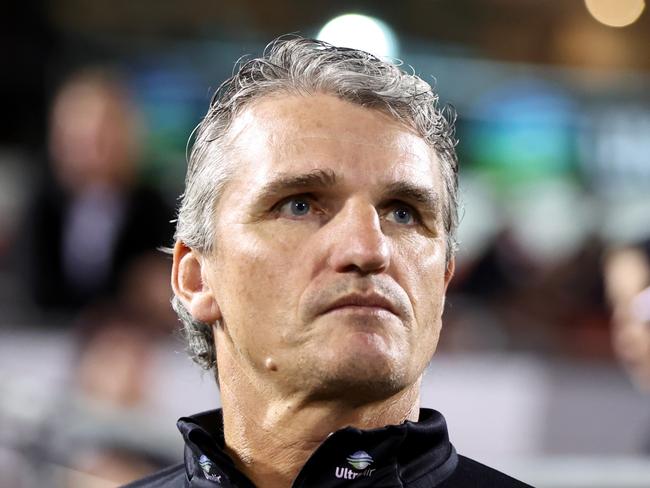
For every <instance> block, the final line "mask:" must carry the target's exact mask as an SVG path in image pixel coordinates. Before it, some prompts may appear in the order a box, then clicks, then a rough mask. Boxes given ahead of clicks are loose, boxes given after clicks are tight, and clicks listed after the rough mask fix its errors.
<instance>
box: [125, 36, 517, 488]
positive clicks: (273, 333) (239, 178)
mask: <svg viewBox="0 0 650 488" xmlns="http://www.w3.org/2000/svg"><path fill="white" fill-rule="evenodd" d="M454 146H455V140H454V137H453V124H452V123H451V122H450V121H449V120H448V119H447V118H446V117H445V114H444V113H442V112H441V111H440V110H439V109H438V108H437V96H436V95H435V94H434V93H433V91H432V89H431V87H430V86H429V85H428V84H427V83H425V82H424V81H422V80H421V79H420V78H418V77H416V76H413V75H409V74H406V73H404V72H402V71H401V70H399V69H398V68H397V67H396V66H394V65H392V64H389V63H386V62H383V61H381V60H379V59H377V58H375V57H373V56H371V55H370V54H367V53H364V52H360V51H356V50H351V49H343V48H336V47H333V46H330V45H327V44H324V43H321V42H318V41H313V40H309V39H303V38H291V39H285V40H281V41H276V42H275V43H273V44H272V45H270V47H269V48H268V49H267V50H266V52H265V53H264V56H263V57H262V58H259V59H253V60H250V61H248V62H246V63H244V64H243V65H242V66H240V68H239V70H238V72H237V73H236V74H235V75H234V76H233V77H232V78H231V79H230V80H228V81H227V82H225V83H224V84H223V85H222V86H221V88H220V89H219V90H218V91H217V94H216V95H215V97H214V99H213V102H212V105H211V107H210V110H209V112H208V114H207V116H206V117H205V119H204V120H203V122H202V123H201V124H200V126H199V127H198V129H197V134H196V140H195V143H194V147H193V149H192V152H191V155H190V160H189V168H188V173H187V180H186V191H185V194H184V197H183V201H182V204H181V208H180V211H179V217H178V224H177V232H176V245H175V247H174V250H173V257H174V265H173V271H172V286H173V289H174V294H175V298H174V302H173V303H174V306H175V309H176V310H177V312H178V313H179V315H180V317H181V319H182V321H183V322H184V324H185V329H186V333H187V337H188V340H189V345H190V351H191V353H192V354H193V356H194V358H195V359H196V360H197V361H198V362H199V363H200V364H202V365H203V366H205V367H206V368H215V371H216V374H217V378H218V382H219V385H220V389H221V401H222V405H223V409H222V410H220V411H215V412H209V413H206V414H201V415H197V416H194V417H190V418H185V419H181V420H180V421H179V428H180V430H181V432H182V433H183V436H184V438H185V443H186V450H185V463H184V465H182V466H177V467H172V468H170V469H168V470H166V471H163V472H162V473H159V474H157V475H154V476H153V477H151V478H149V479H148V480H144V481H142V482H140V483H136V484H134V485H133V486H136V487H137V486H156V487H159V486H160V487H167V486H169V487H177V486H178V487H180V486H206V487H207V486H211V487H212V486H223V487H238V488H239V487H252V486H257V487H263V488H276V487H277V488H280V487H282V488H284V487H290V486H294V487H330V486H331V487H334V486H348V485H350V486H355V487H361V486H377V487H410V488H416V487H417V488H420V487H422V488H424V487H427V488H428V487H434V486H439V487H456V486H459V487H462V486H494V487H496V486H499V487H502V486H505V487H507V486H526V485H524V484H523V483H520V482H518V481H516V480H514V479H512V478H510V477H507V476H505V475H503V474H501V473H498V472H497V471H494V470H492V469H490V468H487V467H485V466H483V465H481V464H478V463H476V462H474V461H471V460H469V459H467V458H464V457H462V456H459V455H457V454H456V452H455V450H454V448H453V447H452V445H451V444H450V442H449V440H448V437H447V431H446V426H445V421H444V418H443V417H442V415H441V414H440V413H438V412H436V411H433V410H427V409H420V408H419V398H420V393H419V389H420V382H421V379H422V374H423V371H424V369H425V367H426V366H427V364H428V363H429V360H430V359H431V356H432V355H433V353H434V351H435V348H436V344H437V342H438V336H439V333H440V328H441V315H442V311H443V308H444V301H445V290H446V288H447V285H448V284H449V280H450V279H451V277H452V274H453V271H454V257H453V254H454V245H455V244H454V242H455V241H454V232H455V229H456V226H457V209H456V207H457V159H456V154H455V150H454Z"/></svg>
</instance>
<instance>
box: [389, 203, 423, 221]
mask: <svg viewBox="0 0 650 488" xmlns="http://www.w3.org/2000/svg"><path fill="white" fill-rule="evenodd" d="M387 217H388V220H391V221H393V222H395V223H397V224H402V225H412V224H414V223H415V221H416V216H415V211H414V210H413V209H412V208H411V207H409V206H406V205H398V206H395V207H393V208H392V209H391V210H390V212H389V213H388V215H387Z"/></svg>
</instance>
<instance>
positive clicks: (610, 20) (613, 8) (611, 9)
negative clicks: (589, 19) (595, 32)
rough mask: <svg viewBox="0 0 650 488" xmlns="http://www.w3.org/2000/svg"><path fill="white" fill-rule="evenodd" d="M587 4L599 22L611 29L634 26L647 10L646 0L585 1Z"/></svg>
mask: <svg viewBox="0 0 650 488" xmlns="http://www.w3.org/2000/svg"><path fill="white" fill-rule="evenodd" d="M585 4H586V5H587V10H589V13H590V14H591V15H593V16H594V18H595V19H596V20H597V21H598V22H602V23H603V24H605V25H609V26H611V27H625V26H626V25H630V24H632V23H633V22H634V21H636V20H637V19H638V18H639V17H640V16H641V13H643V9H644V8H645V0H585Z"/></svg>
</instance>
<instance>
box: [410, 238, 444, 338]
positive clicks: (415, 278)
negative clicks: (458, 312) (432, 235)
mask: <svg viewBox="0 0 650 488" xmlns="http://www.w3.org/2000/svg"><path fill="white" fill-rule="evenodd" d="M398 256H399V259H400V261H401V262H402V263H403V265H402V269H403V270H404V272H403V275H402V279H403V285H402V286H403V287H404V288H405V290H406V292H407V294H408V295H409V298H410V300H411V304H412V306H413V311H414V313H415V320H416V322H417V323H418V324H420V325H427V324H433V323H436V324H437V323H439V319H440V316H441V314H442V308H443V301H444V294H445V271H446V263H445V247H444V241H443V240H442V239H436V240H432V239H427V238H422V239H414V240H413V242H411V243H410V245H409V246H408V247H407V248H403V249H401V250H400V251H399V253H398Z"/></svg>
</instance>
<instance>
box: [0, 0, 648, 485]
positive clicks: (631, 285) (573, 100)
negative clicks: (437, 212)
mask: <svg viewBox="0 0 650 488" xmlns="http://www.w3.org/2000/svg"><path fill="white" fill-rule="evenodd" d="M644 10H645V11H644ZM647 10H648V9H647V8H646V5H645V2H644V1H643V0H586V1H585V0H568V1H559V0H557V1H556V0H455V1H454V0H403V1H400V2H395V1H379V0H374V1H370V0H368V1H361V0H357V1H354V0H351V1H345V2H344V1H336V0H331V1H328V2H316V1H313V2H301V1H298V0H276V1H274V2H264V1H261V0H221V1H219V0H185V1H183V2H171V1H160V0H138V1H137V2H132V1H126V0H111V1H108V0H92V1H80V0H49V1H35V0H34V1H22V2H18V1H15V0H14V1H13V2H11V1H10V2H9V3H8V4H6V5H4V6H3V15H2V16H1V17H0V66H2V76H0V100H1V102H2V103H1V105H0V106H1V107H2V112H3V113H2V117H0V311H1V313H0V486H1V487H2V488H5V487H6V488H24V487H27V488H31V487H40V486H51V487H54V488H58V487H81V486H83V487H95V486H97V487H109V486H117V485H119V484H122V483H124V482H127V481H129V480H132V479H135V478H137V477H140V476H143V475H145V474H147V473H149V472H151V471H152V470H156V469H158V468H160V467H163V466H167V465H169V464H173V463H176V462H178V461H180V460H181V456H182V442H181V438H180V435H179V434H178V433H177V432H176V429H175V425H174V424H175V421H176V419H177V418H178V417H180V416H183V415H188V414H191V413H196V412H198V411H201V410H206V409H209V408H215V407H216V406H218V405H219V394H218V390H217V388H216V386H215V384H214V381H213V379H212V378H211V376H210V375H209V374H206V373H202V372H201V371H200V370H199V369H198V367H195V366H193V365H192V363H191V362H190V360H189V359H188V358H187V357H186V356H185V353H184V345H183V342H182V340H181V338H180V337H179V336H178V333H177V332H176V329H177V322H176V319H175V316H174V315H173V313H172V312H171V309H170V307H169V298H170V295H171V291H170V289H169V284H168V283H169V279H168V274H169V268H170V260H169V258H168V257H166V256H165V255H164V254H163V253H162V252H160V251H159V250H158V248H160V247H161V246H168V245H170V244H171V242H172V241H171V239H172V234H173V225H172V224H170V220H171V219H173V217H174V208H175V206H176V201H177V197H178V195H179V194H180V192H181V191H182V182H183V176H184V171H185V151H186V141H187V138H188V136H189V134H190V132H191V130H192V128H193V127H194V126H195V125H196V124H197V123H198V121H199V120H200V118H201V116H202V115H203V113H204V112H205V110H206V109H207V106H208V103H209V100H210V96H211V94H212V92H213V91H214V89H215V88H216V87H217V86H218V85H219V84H220V83H221V81H223V80H224V79H225V78H226V77H227V76H229V75H230V73H231V72H232V69H233V65H234V62H235V60H237V59H238V58H240V57H241V56H243V55H246V54H253V55H255V54H259V53H260V52H261V51H262V49H263V48H264V46H265V44H266V43H267V42H269V41H270V40H271V39H273V38H274V37H276V36H278V35H281V34H285V33H300V34H303V35H307V36H314V37H316V36H317V37H320V38H322V39H324V40H328V41H330V42H333V43H335V44H340V45H349V46H352V47H360V48H363V49H366V50H370V51H372V52H374V53H376V54H378V55H381V56H388V57H392V58H399V59H401V60H403V61H404V63H405V65H406V66H409V65H410V66H413V67H414V69H415V71H416V73H418V74H419V75H420V76H422V77H423V78H425V79H426V80H428V81H430V82H431V83H433V84H435V86H436V87H437V89H438V91H439V92H440V94H441V100H442V102H443V103H450V104H452V105H453V106H455V108H456V109H457V111H458V113H459V120H458V133H457V135H458V138H459V139H460V144H459V146H458V150H459V155H460V160H461V192H462V199H463V202H464V208H463V211H462V223H461V226H460V231H459V234H460V235H459V237H460V241H461V248H460V252H459V256H458V263H457V275H456V277H455V279H454V282H453V285H452V289H451V290H450V293H449V298H448V307H447V311H446V316H445V326H444V329H443V334H442V341H441V344H440V347H439V351H438V353H437V354H436V356H435V358H434V360H433V361H432V364H431V366H430V368H429V370H428V372H427V375H426V377H425V381H424V390H423V404H424V405H425V406H429V407H433V408H436V409H438V410H440V411H442V412H443V413H444V414H445V416H446V417H447V419H448V423H449V429H450V434H451V438H452V441H454V443H455V445H456V448H457V450H458V451H459V452H461V453H463V454H466V455H468V456H471V457H475V458H477V459H478V460H480V461H483V462H485V463H488V464H492V465H493V466H495V467H497V468H500V469H502V470H505V471H507V472H509V473H510V474H513V475H515V476H518V477H520V478H522V479H524V480H526V481H528V482H530V483H531V484H534V485H535V486H539V487H569V488H570V487H623V488H624V487H648V486H650V396H648V395H650V393H648V392H649V391H650V289H648V287H649V286H650V13H649V12H647Z"/></svg>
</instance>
